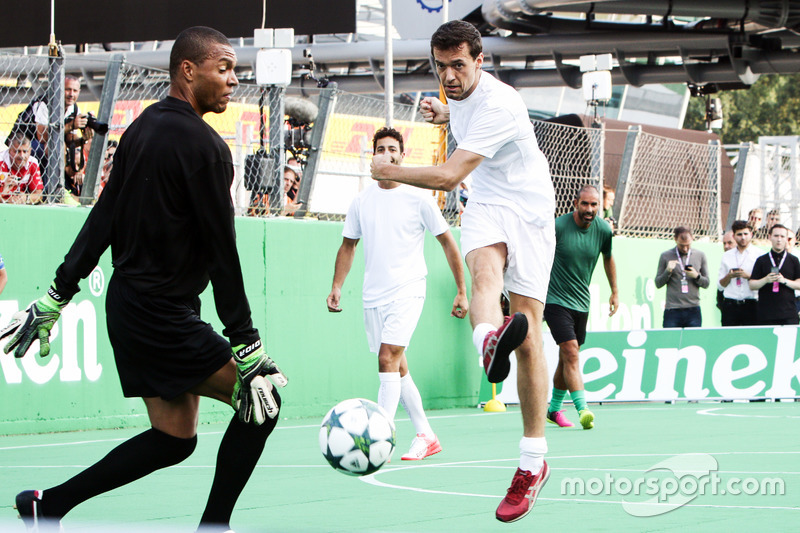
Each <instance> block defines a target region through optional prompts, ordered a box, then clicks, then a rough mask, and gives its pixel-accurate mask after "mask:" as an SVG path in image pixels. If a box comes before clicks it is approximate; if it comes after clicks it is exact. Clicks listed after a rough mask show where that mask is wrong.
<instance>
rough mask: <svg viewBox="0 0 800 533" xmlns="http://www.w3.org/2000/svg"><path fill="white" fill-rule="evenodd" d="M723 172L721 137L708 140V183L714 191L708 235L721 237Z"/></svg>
mask: <svg viewBox="0 0 800 533" xmlns="http://www.w3.org/2000/svg"><path fill="white" fill-rule="evenodd" d="M721 173H722V145H721V144H720V142H719V139H714V140H711V141H709V142H708V183H709V185H710V187H709V189H711V190H712V191H714V193H713V194H712V195H711V198H710V199H709V202H710V205H709V206H708V235H709V236H710V237H716V238H720V237H721V236H722V228H720V222H721V221H720V198H719V197H720V183H721V182H722V179H721V176H720V174H721Z"/></svg>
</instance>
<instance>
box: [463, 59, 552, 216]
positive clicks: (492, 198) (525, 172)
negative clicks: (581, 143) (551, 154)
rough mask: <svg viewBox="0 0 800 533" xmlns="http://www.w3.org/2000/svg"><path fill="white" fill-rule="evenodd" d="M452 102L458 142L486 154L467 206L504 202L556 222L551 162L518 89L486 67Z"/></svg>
mask: <svg viewBox="0 0 800 533" xmlns="http://www.w3.org/2000/svg"><path fill="white" fill-rule="evenodd" d="M448 105H449V106H450V130H451V131H452V133H453V137H454V138H455V140H456V142H457V143H458V148H459V149H460V150H467V151H469V152H472V153H474V154H478V155H481V156H483V157H484V158H485V159H484V160H483V161H482V162H481V164H480V165H478V168H476V169H475V170H474V171H473V172H472V187H471V190H470V195H469V202H467V209H469V203H470V202H478V203H482V204H499V205H505V206H508V207H510V208H511V209H513V210H514V211H515V212H516V213H517V214H518V215H519V216H520V217H521V218H522V219H523V220H525V221H526V222H531V223H534V224H536V225H538V226H544V225H545V224H548V223H552V221H553V216H554V213H555V207H556V199H555V192H554V191H553V181H552V179H551V178H550V166H549V165H548V163H547V159H545V157H544V154H542V151H541V150H539V145H538V143H537V142H536V135H535V134H534V132H533V124H531V121H530V119H529V118H528V108H527V107H526V106H525V103H524V102H523V101H522V97H521V96H520V95H519V93H518V92H517V91H516V90H515V89H514V88H513V87H511V86H510V85H506V84H505V83H503V82H501V81H499V80H497V79H496V78H494V77H493V76H492V75H491V74H489V73H488V72H481V77H480V80H478V85H477V87H475V90H474V91H473V93H472V94H470V95H469V96H468V97H467V98H466V99H465V100H450V101H448Z"/></svg>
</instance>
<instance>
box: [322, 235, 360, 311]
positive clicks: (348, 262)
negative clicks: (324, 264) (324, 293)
mask: <svg viewBox="0 0 800 533" xmlns="http://www.w3.org/2000/svg"><path fill="white" fill-rule="evenodd" d="M356 244H358V239H348V238H347V237H343V238H342V245H341V246H340V247H339V251H338V252H337V253H336V264H335V266H334V267H333V286H332V287H331V292H330V294H328V311H330V312H331V313H338V312H340V311H341V310H342V308H341V307H339V300H340V299H341V297H342V285H344V280H345V278H347V274H349V273H350V268H351V267H352V266H353V258H354V257H355V255H356Z"/></svg>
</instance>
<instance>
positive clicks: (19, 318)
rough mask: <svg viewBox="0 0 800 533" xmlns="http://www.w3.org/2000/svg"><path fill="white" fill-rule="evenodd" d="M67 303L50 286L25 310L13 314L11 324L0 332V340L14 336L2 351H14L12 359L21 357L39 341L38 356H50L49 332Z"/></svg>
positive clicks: (53, 287) (67, 301)
mask: <svg viewBox="0 0 800 533" xmlns="http://www.w3.org/2000/svg"><path fill="white" fill-rule="evenodd" d="M68 303H69V300H67V299H66V298H64V297H63V296H61V295H60V294H58V292H57V291H56V288H55V286H50V288H49V289H48V290H47V294H45V295H44V296H42V297H41V298H39V299H38V300H37V301H35V302H33V303H32V304H31V305H30V306H28V308H27V309H26V310H24V311H18V312H16V313H14V314H13V315H12V317H11V323H10V324H8V325H7V326H6V327H5V328H3V329H2V330H0V340H2V339H5V338H6V337H8V336H9V335H12V334H13V335H14V336H13V337H12V338H11V340H10V341H9V342H8V344H6V346H5V348H3V351H4V352H5V353H9V352H11V350H14V357H22V356H23V355H25V353H26V352H27V351H28V349H29V348H30V347H31V344H32V343H33V341H35V340H36V339H39V355H40V356H42V357H47V356H48V355H49V354H50V330H51V329H52V328H53V324H55V323H56V321H57V320H58V317H60V316H61V310H62V309H64V307H66V306H67V304H68ZM15 348H16V349H15Z"/></svg>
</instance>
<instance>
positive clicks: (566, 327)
mask: <svg viewBox="0 0 800 533" xmlns="http://www.w3.org/2000/svg"><path fill="white" fill-rule="evenodd" d="M544 320H545V322H547V325H548V326H549V327H550V333H551V334H552V335H553V338H554V339H555V341H556V344H561V343H562V342H567V341H575V340H576V341H578V346H582V345H583V343H584V342H585V341H586V323H587V322H588V321H589V313H585V312H583V311H576V310H574V309H569V308H567V307H562V306H560V305H557V304H545V306H544Z"/></svg>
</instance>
